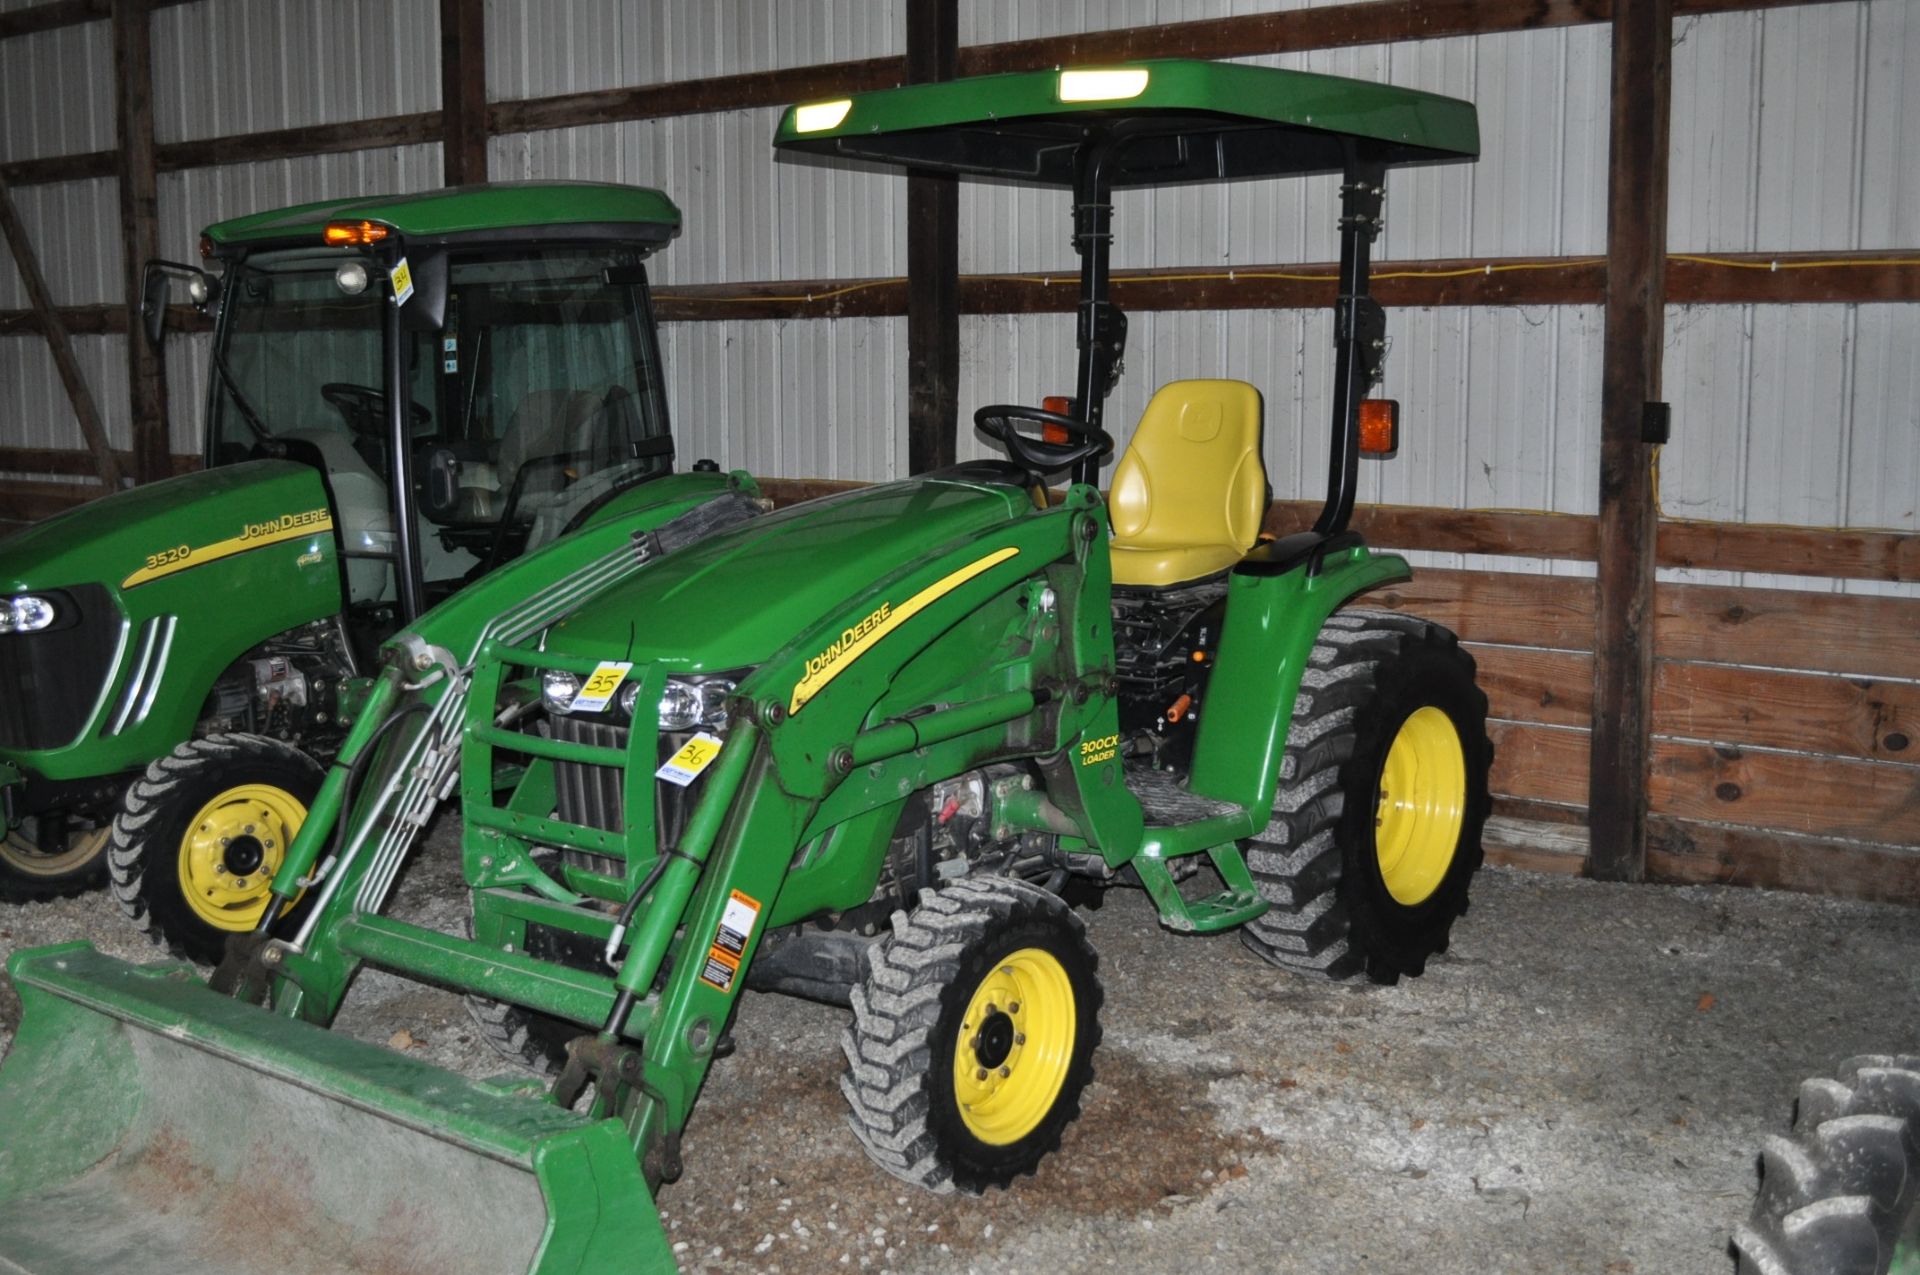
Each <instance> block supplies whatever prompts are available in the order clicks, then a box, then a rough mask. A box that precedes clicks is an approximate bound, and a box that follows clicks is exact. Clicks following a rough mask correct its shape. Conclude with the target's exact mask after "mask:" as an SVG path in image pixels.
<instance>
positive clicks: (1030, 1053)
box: [953, 947, 1079, 1147]
mask: <svg viewBox="0 0 1920 1275" xmlns="http://www.w3.org/2000/svg"><path fill="white" fill-rule="evenodd" d="M1078 1035H1079V1024H1078V1023H1077V1022H1076V1021H1075V1015H1074V1004H1073V980H1072V979H1071V978H1069V977H1068V976H1067V971H1066V968H1065V967H1064V966H1062V965H1061V964H1060V962H1059V960H1058V959H1057V958H1056V957H1054V955H1053V954H1052V953H1051V952H1045V951H1042V950H1041V949H1039V948H1037V947H1023V948H1021V949H1020V950H1019V951H1017V952H1013V953H1010V954H1008V955H1006V956H1004V957H1002V958H1000V962H999V964H997V965H995V966H994V968H993V970H992V972H991V973H989V974H988V975H987V976H986V977H985V978H984V979H982V980H980V986H979V987H978V988H976V989H975V990H974V993H973V999H972V1000H971V1001H969V1002H968V1003H967V1012H966V1015H965V1016H964V1017H963V1018H962V1019H961V1022H960V1034H959V1039H958V1040H957V1041H956V1042H955V1043H954V1049H953V1096H954V1099H955V1101H956V1102H958V1103H959V1106H960V1119H961V1120H962V1121H963V1122H964V1123H965V1124H966V1126H967V1131H968V1132H969V1133H971V1134H973V1136H974V1137H976V1138H978V1139H980V1141H982V1142H985V1143H987V1144H989V1145H991V1146H996V1147H1000V1146H1006V1145H1007V1144H1008V1143H1012V1142H1018V1141H1019V1140H1020V1139H1022V1138H1024V1137H1026V1136H1027V1135H1028V1134H1030V1133H1032V1132H1033V1131H1034V1130H1035V1129H1036V1128H1038V1127H1039V1126H1040V1123H1041V1122H1042V1121H1044V1120H1045V1119H1046V1118H1047V1113H1048V1112H1049V1111H1051V1110H1053V1103H1054V1100H1055V1099H1056V1098H1058V1097H1059V1096H1060V1087H1061V1086H1062V1085H1064V1084H1065V1083H1066V1080H1067V1071H1068V1069H1069V1068H1070V1067H1071V1066H1072V1065H1073V1044H1074V1041H1075V1040H1076V1039H1078Z"/></svg>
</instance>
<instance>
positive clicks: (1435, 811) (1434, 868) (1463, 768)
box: [1373, 706, 1467, 907]
mask: <svg viewBox="0 0 1920 1275" xmlns="http://www.w3.org/2000/svg"><path fill="white" fill-rule="evenodd" d="M1466 806H1467V757H1466V752H1465V750H1463V749H1462V748H1461V747H1460V733H1459V732H1458V731H1456V730H1454V728H1453V720H1452V719H1451V718H1449V717H1448V716H1447V715H1446V714H1445V713H1443V712H1441V711H1440V710H1439V709H1437V708H1433V707H1431V706H1429V707H1426V708H1422V709H1417V710H1415V711H1414V713H1413V714H1412V716H1410V717H1408V718H1407V720H1406V721H1404V722H1402V723H1401V724H1400V731H1399V733H1398V734H1396V735H1395V736H1394V737H1393V746H1392V747H1391V748H1389V749H1387V760H1386V764H1385V765H1383V766H1382V767H1381V768H1380V802H1379V805H1378V806H1377V807H1376V808H1375V810H1374V820H1373V823H1374V830H1373V846H1374V853H1375V854H1377V855H1378V856H1379V862H1380V879H1381V880H1382V881H1384V882H1385V883H1386V886H1387V893H1388V894H1391V895H1392V896H1393V898H1394V901H1395V902H1396V903H1402V904H1405V905H1407V906H1409V907H1411V906H1413V905H1414V904H1416V903H1422V902H1425V901H1426V899H1427V897H1428V896H1429V895H1431V894H1432V893H1433V892H1434V891H1435V890H1436V889H1438V888H1439V886H1440V882H1441V880H1442V879H1443V878H1445V876H1446V875H1447V869H1448V868H1449V867H1450V866H1452V864H1453V853H1454V851H1455V849H1457V848H1458V846H1459V844H1460V825H1461V823H1462V822H1464V820H1465V818H1466Z"/></svg>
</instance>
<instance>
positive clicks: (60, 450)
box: [0, 447, 200, 494]
mask: <svg viewBox="0 0 1920 1275" xmlns="http://www.w3.org/2000/svg"><path fill="white" fill-rule="evenodd" d="M114 456H115V458H116V459H118V460H119V462H120V464H121V466H122V467H123V468H131V467H132V465H133V453H132V452H123V451H115V452H114ZM198 468H200V458H199V457H198V456H188V455H184V454H181V453H175V454H173V455H171V456H169V457H167V476H168V477H172V476H174V475H176V474H189V473H192V472H193V471H194V470H196V469H198ZM0 472H5V473H14V474H60V475H62V476H67V477H80V478H85V477H91V476H93V474H94V473H95V472H96V471H95V469H94V461H93V456H92V455H91V454H90V453H88V452H81V451H74V450H72V449H71V448H66V447H0ZM80 490H83V491H85V490H86V489H85V488H81V489H80ZM89 494H91V493H89Z"/></svg>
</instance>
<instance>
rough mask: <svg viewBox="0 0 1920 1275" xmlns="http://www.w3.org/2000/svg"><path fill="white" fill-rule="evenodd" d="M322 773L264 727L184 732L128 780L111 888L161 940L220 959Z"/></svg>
mask: <svg viewBox="0 0 1920 1275" xmlns="http://www.w3.org/2000/svg"><path fill="white" fill-rule="evenodd" d="M323 778H324V772H323V771H322V770H321V768H320V765H319V763H318V762H316V761H314V760H313V758H311V757H309V756H308V755H307V754H305V753H303V752H301V751H300V750H299V749H297V748H295V747H293V745H291V744H287V743H283V742H281V741H280V740H277V739H269V738H267V737H266V736H264V735H209V736H207V737H206V738H205V739H196V740H192V741H189V742H188V743H185V744H181V745H180V746H179V747H177V748H175V749H174V750H173V751H172V752H171V753H168V754H167V755H166V756H165V757H162V758H160V759H159V760H157V761H155V762H154V763H153V764H152V765H150V766H148V767H147V771H146V773H145V774H144V775H142V776H141V777H140V778H139V779H137V780H135V781H134V783H133V785H132V786H131V787H129V788H128V789H127V793H126V796H125V797H124V798H123V799H122V801H121V805H120V811H119V813H118V814H116V815H115V816H114V820H113V832H112V836H111V838H110V841H109V845H108V851H107V869H108V873H109V875H110V877H111V879H112V885H113V897H114V898H115V899H116V900H117V901H118V902H119V904H120V908H121V910H122V911H123V912H125V913H126V914H127V916H128V917H130V918H131V919H132V920H133V921H134V923H135V924H137V925H139V926H140V927H141V929H143V930H145V931H146V933H147V936H148V937H149V938H151V939H152V940H153V941H154V942H155V943H158V944H162V945H164V946H165V947H166V948H167V950H168V951H170V952H172V953H174V954H175V955H177V956H185V957H187V958H189V959H191V960H195V961H199V962H201V963H202V964H207V965H211V964H215V963H217V962H218V961H219V960H220V957H221V955H222V953H223V952H224V951H225V949H226V942H227V937H228V935H230V934H240V933H246V932H248V931H250V930H252V929H253V928H254V926H255V925H256V924H257V923H258V922H259V919H260V914H261V912H262V910H263V909H264V908H265V907H266V901H267V898H268V895H269V890H270V887H271V885H272V882H273V874H274V872H275V871H277V870H278V869H279V866H280V863H281V861H282V859H284V858H285V856H286V852H287V847H288V845H289V844H290V843H291V842H292V840H293V837H294V835H295V834H296V833H298V832H299V830H300V825H301V823H303V822H304V821H305V819H306V815H307V807H308V806H309V805H310V804H311V803H312V801H313V798H314V795H315V794H316V793H318V792H319V791H320V781H321V780H322V779H323Z"/></svg>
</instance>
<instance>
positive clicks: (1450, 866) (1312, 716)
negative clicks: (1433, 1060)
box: [1241, 610, 1493, 983]
mask: <svg viewBox="0 0 1920 1275" xmlns="http://www.w3.org/2000/svg"><path fill="white" fill-rule="evenodd" d="M1492 764H1493V745H1492V744H1491V743H1490V742H1489V741H1488V739H1487V697H1486V696H1485V695H1484V694H1482V693H1481V691H1480V689H1479V687H1478V686H1476V685H1475V684H1474V666H1473V657H1472V656H1470V655H1468V654H1467V653H1466V652H1465V651H1463V650H1461V649H1460V643H1459V641H1458V639H1456V638H1455V637H1454V635H1453V634H1452V633H1451V632H1449V631H1448V630H1446V629H1444V628H1442V627H1441V626H1439V625H1437V624H1432V623H1429V622H1427V621H1425V620H1420V619H1416V618H1414V617H1412V616H1407V615H1401V614H1399V613H1398V612H1392V611H1364V610H1346V611H1341V612H1339V613H1337V614H1335V615H1334V616H1332V617H1331V618H1329V619H1328V620H1327V623H1326V625H1325V626H1324V627H1323V628H1322V629H1321V630H1320V635H1319V638H1318V640H1317V641H1316V642H1315V644H1314V648H1313V653H1312V655H1311V656H1310V658H1309V660H1308V663H1307V669H1306V673H1305V675H1304V677H1303V678H1302V681H1301V686H1300V694H1299V697H1298V699H1297V700H1296V701H1295V705H1294V712H1293V722H1292V725H1291V727H1290V729H1289V731H1288V734H1287V749H1286V754H1285V757H1284V760H1283V761H1282V763H1281V774H1280V783H1279V787H1278V788H1277V790H1276V791H1275V793H1274V804H1273V816H1272V818H1271V820H1270V821H1269V822H1268V824H1267V826H1266V828H1265V829H1264V830H1262V831H1261V833H1260V834H1259V836H1257V837H1254V838H1252V839H1251V840H1249V841H1246V842H1243V843H1242V845H1243V848H1244V850H1245V851H1246V858H1247V867H1248V868H1249V869H1250V870H1251V871H1252V873H1253V878H1254V881H1255V882H1256V883H1257V884H1258V885H1259V887H1260V892H1261V894H1262V895H1264V896H1265V897H1266V899H1267V901H1268V903H1269V904H1270V905H1271V906H1270V907H1269V908H1268V910H1267V911H1266V912H1265V913H1264V914H1263V915H1261V916H1259V917H1256V918H1255V919H1254V920H1253V921H1251V922H1249V923H1248V925H1247V926H1246V927H1245V928H1244V929H1243V930H1242V931H1241V940H1242V941H1243V942H1244V943H1245V944H1246V945H1247V946H1248V947H1249V948H1251V949H1252V950H1253V951H1254V952H1255V953H1257V954H1258V955H1259V956H1260V957H1262V958H1263V959H1264V960H1267V961H1269V962H1271V963H1272V964H1274V965H1278V966H1281V967H1282V968H1284V969H1290V970H1296V971H1299V972H1301V973H1303V974H1317V975H1321V976H1323V977H1327V978H1334V979H1343V978H1351V977H1353V976H1355V975H1358V974H1362V973H1364V974H1365V975H1366V976H1367V977H1368V978H1370V979H1372V980H1373V981H1374V982H1376V983H1394V982H1397V981H1399V979H1400V978H1401V977H1402V976H1405V977H1409V978H1411V977H1414V976H1416V975H1418V974H1420V973H1422V972H1424V971H1425V969H1426V964H1427V958H1428V957H1430V956H1432V955H1433V954H1435V953H1436V952H1444V951H1446V950H1447V943H1448V939H1449V934H1450V931H1451V929H1452V926H1453V922H1454V919H1455V918H1456V917H1458V916H1460V915H1461V914H1462V913H1464V912H1465V911H1466V910H1467V889H1468V886H1469V885H1470V883H1471V882H1472V879H1473V874H1474V872H1475V870H1477V869H1478V868H1479V866H1480V860H1481V849H1480V832H1481V828H1482V826H1483V825H1484V824H1485V823H1486V819H1487V812H1488V810H1489V808H1490V805H1491V799H1490V798H1489V796H1488V793H1487V774H1488V771H1489V770H1490V769H1491V767H1492Z"/></svg>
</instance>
